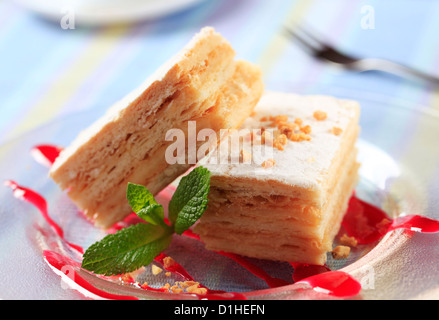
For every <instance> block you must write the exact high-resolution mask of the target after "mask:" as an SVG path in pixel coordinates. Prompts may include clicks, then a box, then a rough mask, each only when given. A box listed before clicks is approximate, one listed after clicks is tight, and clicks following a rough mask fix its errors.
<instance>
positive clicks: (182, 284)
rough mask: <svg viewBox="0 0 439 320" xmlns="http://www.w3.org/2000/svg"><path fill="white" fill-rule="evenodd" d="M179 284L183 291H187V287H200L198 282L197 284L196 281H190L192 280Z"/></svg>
mask: <svg viewBox="0 0 439 320" xmlns="http://www.w3.org/2000/svg"><path fill="white" fill-rule="evenodd" d="M178 284H179V285H180V287H182V288H183V289H185V288H187V287H190V286H193V285H199V283H198V282H196V281H190V280H187V281H180V282H179V283H178Z"/></svg>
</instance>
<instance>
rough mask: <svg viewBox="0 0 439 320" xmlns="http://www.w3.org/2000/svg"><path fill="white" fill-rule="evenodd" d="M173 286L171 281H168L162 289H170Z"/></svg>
mask: <svg viewBox="0 0 439 320" xmlns="http://www.w3.org/2000/svg"><path fill="white" fill-rule="evenodd" d="M170 288H171V285H170V284H169V283H166V284H165V285H164V286H163V287H161V288H160V289H164V290H169V289H170Z"/></svg>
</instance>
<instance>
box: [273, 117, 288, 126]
mask: <svg viewBox="0 0 439 320" xmlns="http://www.w3.org/2000/svg"><path fill="white" fill-rule="evenodd" d="M270 121H272V122H273V123H274V124H278V123H280V122H287V121H288V116H287V115H280V116H274V117H270Z"/></svg>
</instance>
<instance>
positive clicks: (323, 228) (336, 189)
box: [195, 92, 360, 265]
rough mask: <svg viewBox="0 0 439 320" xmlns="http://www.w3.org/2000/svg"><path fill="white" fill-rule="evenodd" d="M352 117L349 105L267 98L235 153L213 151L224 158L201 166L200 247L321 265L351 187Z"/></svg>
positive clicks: (353, 107)
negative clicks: (204, 202) (207, 187)
mask: <svg viewBox="0 0 439 320" xmlns="http://www.w3.org/2000/svg"><path fill="white" fill-rule="evenodd" d="M359 112H360V108H359V105H358V104H357V103H356V102H354V101H347V100H339V99H336V98H333V97H328V96H299V95H296V94H290V93H279V92H267V93H266V94H265V95H264V96H263V97H262V99H261V100H260V102H259V103H258V105H257V106H256V108H255V110H254V114H253V115H252V117H250V118H249V119H247V120H246V121H245V123H244V124H243V126H242V127H241V129H242V130H240V131H239V135H240V137H241V140H240V143H239V152H237V151H236V148H235V150H234V151H232V150H233V149H234V148H221V147H220V148H219V150H229V151H230V152H229V153H227V152H220V151H218V152H217V153H216V154H212V155H211V156H210V157H209V159H207V160H206V161H205V163H203V166H205V167H207V168H208V169H209V170H210V171H211V172H212V177H211V191H210V195H209V206H208V209H207V211H206V212H205V213H204V215H203V217H202V218H201V220H200V222H199V224H198V225H197V226H196V229H195V230H196V232H197V233H199V235H200V238H201V240H202V241H203V242H204V243H205V245H206V247H207V248H208V249H211V250H217V251H226V252H232V253H237V254H241V255H244V256H249V257H255V258H262V259H270V260H283V261H292V262H301V263H308V264H319V265H322V264H324V263H325V261H326V253H327V252H328V251H331V250H332V243H333V239H334V237H335V235H336V234H337V232H338V230H339V228H340V224H341V221H342V218H343V216H344V213H345V211H346V209H347V204H348V200H349V198H350V197H351V195H352V192H353V189H354V187H355V185H356V183H357V177H358V173H357V172H358V168H359V164H358V163H357V161H356V156H357V150H356V148H355V143H356V139H357V136H358V132H359V126H358V120H359ZM230 139H232V138H231V137H230ZM226 141H227V140H224V141H222V142H221V144H224V143H226ZM229 145H231V146H233V143H231V142H230V141H229Z"/></svg>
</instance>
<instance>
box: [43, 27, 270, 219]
mask: <svg viewBox="0 0 439 320" xmlns="http://www.w3.org/2000/svg"><path fill="white" fill-rule="evenodd" d="M262 93H263V83H262V77H261V73H260V70H259V68H257V67H256V66H254V65H252V64H250V63H248V62H245V61H240V60H235V52H234V50H233V48H232V47H231V46H230V44H229V43H228V42H227V41H226V40H225V39H224V38H223V37H222V36H221V35H220V34H219V33H217V32H215V31H214V30H213V29H212V28H210V27H206V28H203V29H202V30H201V32H200V33H199V34H197V35H196V36H195V37H194V38H193V39H192V40H191V41H190V42H189V43H188V44H187V45H186V47H185V48H183V50H182V51H181V52H179V53H178V54H177V55H176V56H175V57H173V58H172V59H171V60H170V61H168V62H167V63H166V64H164V65H163V66H162V67H161V68H159V70H157V72H156V73H154V74H153V75H152V76H151V77H149V78H148V79H147V80H146V81H145V82H144V83H143V84H142V85H141V86H140V87H139V88H138V89H136V90H134V91H133V92H131V93H130V94H128V95H127V96H126V97H125V98H124V99H122V100H121V101H120V102H118V103H116V104H115V105H114V106H113V107H111V108H110V109H109V110H108V112H107V113H106V114H105V115H104V116H103V117H102V118H101V119H99V120H97V121H96V122H95V123H94V124H93V125H92V126H91V127H89V128H88V129H86V130H85V131H83V132H82V133H81V134H80V135H79V136H78V137H77V139H76V140H75V141H74V142H73V143H72V144H71V145H70V146H69V147H68V148H66V149H65V150H64V151H63V152H62V153H61V155H60V157H59V158H58V159H57V160H56V162H55V163H54V165H53V167H52V169H51V171H50V176H51V177H52V178H53V180H54V181H55V182H56V183H57V184H59V186H60V187H61V188H62V189H68V195H69V197H70V198H71V199H72V200H73V202H74V203H76V205H77V206H78V207H79V208H80V209H81V210H82V211H83V212H84V213H85V214H86V215H87V216H88V217H89V218H91V219H92V220H93V221H94V222H95V224H96V225H97V226H101V227H103V228H107V227H110V226H111V225H112V224H114V223H115V222H117V221H119V220H121V219H123V218H124V217H125V216H126V215H128V214H129V213H130V212H131V209H130V207H129V205H128V201H127V200H126V188H127V183H128V182H132V183H137V184H142V185H145V186H146V187H147V188H148V189H149V191H150V192H152V193H153V194H156V193H157V192H159V191H160V190H162V189H163V188H164V187H166V186H167V185H168V184H169V183H171V182H172V181H173V180H174V179H175V178H177V177H178V176H179V175H181V174H183V173H184V172H185V171H186V170H188V169H189V168H190V167H191V166H193V163H192V162H193V161H192V162H191V161H187V160H188V159H187V158H186V159H183V160H185V161H178V163H172V161H171V163H168V162H169V161H167V159H166V158H165V155H166V150H167V147H168V146H170V145H171V144H172V143H173V141H168V140H169V139H167V138H166V135H167V132H168V130H170V129H176V130H182V132H184V133H185V135H186V137H187V132H188V122H189V121H194V122H195V124H196V130H197V132H198V131H200V130H202V129H203V128H209V129H212V130H213V131H215V132H219V131H220V129H224V128H237V127H239V126H240V125H241V124H242V123H243V121H244V120H245V119H246V118H247V117H248V116H249V115H250V113H251V112H252V110H253V108H254V106H255V105H256V103H257V101H258V100H259V98H260V96H261V95H262ZM201 143H202V142H199V143H197V147H198V146H199V145H201ZM185 148H186V149H187V144H186V146H185ZM186 151H187V150H186ZM185 154H187V152H185Z"/></svg>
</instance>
